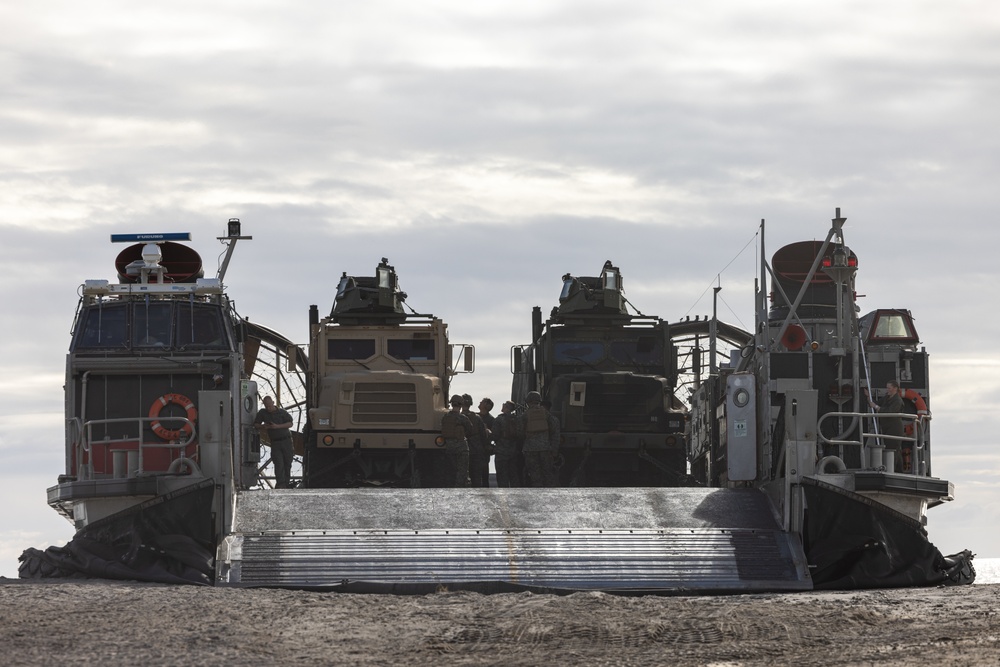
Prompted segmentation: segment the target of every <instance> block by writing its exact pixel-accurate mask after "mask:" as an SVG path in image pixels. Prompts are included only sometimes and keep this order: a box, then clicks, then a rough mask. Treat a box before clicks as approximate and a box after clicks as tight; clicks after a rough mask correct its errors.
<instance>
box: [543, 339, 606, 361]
mask: <svg viewBox="0 0 1000 667" xmlns="http://www.w3.org/2000/svg"><path fill="white" fill-rule="evenodd" d="M552 356H553V358H554V359H555V362H556V363H557V364H578V363H584V364H596V363H597V362H599V361H601V360H602V359H604V344H603V343H600V342H598V341H585V340H574V341H564V342H561V343H556V344H555V345H554V346H553V348H552Z"/></svg>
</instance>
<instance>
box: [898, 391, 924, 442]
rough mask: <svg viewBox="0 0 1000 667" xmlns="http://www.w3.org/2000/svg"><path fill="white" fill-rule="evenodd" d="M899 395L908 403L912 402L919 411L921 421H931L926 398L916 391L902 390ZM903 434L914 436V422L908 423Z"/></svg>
mask: <svg viewBox="0 0 1000 667" xmlns="http://www.w3.org/2000/svg"><path fill="white" fill-rule="evenodd" d="M899 395H900V396H902V397H903V398H904V399H905V400H907V401H912V402H913V406H914V407H915V408H916V409H917V416H918V417H919V418H920V419H922V420H923V419H930V418H931V412H930V410H928V409H927V403H926V402H925V401H924V397H923V396H921V395H920V393H919V392H918V391H916V390H914V389H900V390H899ZM903 432H904V433H905V434H906V435H908V436H911V437H912V436H913V422H907V424H906V426H904V427H903Z"/></svg>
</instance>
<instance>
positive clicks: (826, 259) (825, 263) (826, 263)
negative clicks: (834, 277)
mask: <svg viewBox="0 0 1000 667" xmlns="http://www.w3.org/2000/svg"><path fill="white" fill-rule="evenodd" d="M831 266H833V261H832V260H831V259H830V258H829V257H824V258H823V268H825V269H828V268H830V267H831Z"/></svg>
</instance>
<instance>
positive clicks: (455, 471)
mask: <svg viewBox="0 0 1000 667" xmlns="http://www.w3.org/2000/svg"><path fill="white" fill-rule="evenodd" d="M462 403H463V401H462V397H461V396H459V395H458V394H455V395H454V396H452V397H451V411H450V412H448V413H447V414H446V415H445V416H444V417H442V419H441V436H442V437H444V447H445V451H446V452H447V453H448V461H449V463H450V464H451V472H452V476H451V479H452V482H453V484H452V485H453V486H457V487H466V486H469V442H468V438H469V436H470V435H472V434H473V432H474V429H473V427H472V422H470V421H469V418H468V417H466V416H465V415H464V414H462Z"/></svg>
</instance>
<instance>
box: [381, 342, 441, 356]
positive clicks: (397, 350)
mask: <svg viewBox="0 0 1000 667" xmlns="http://www.w3.org/2000/svg"><path fill="white" fill-rule="evenodd" d="M386 343H387V344H388V352H389V356H390V357H393V358H394V359H400V360H403V361H433V360H434V341H433V340H429V339H425V340H413V339H399V338H390V339H389V340H387V341H386Z"/></svg>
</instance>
